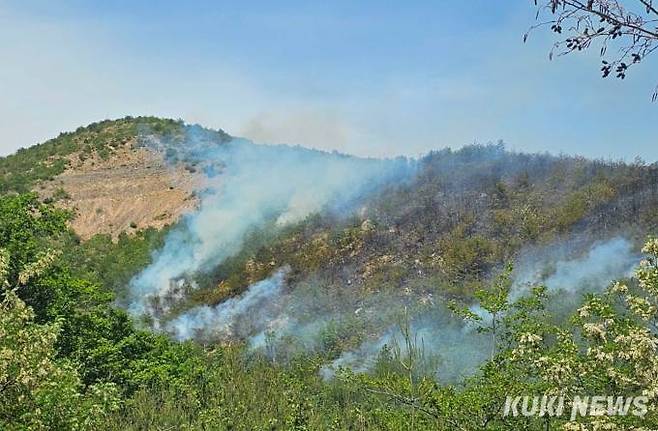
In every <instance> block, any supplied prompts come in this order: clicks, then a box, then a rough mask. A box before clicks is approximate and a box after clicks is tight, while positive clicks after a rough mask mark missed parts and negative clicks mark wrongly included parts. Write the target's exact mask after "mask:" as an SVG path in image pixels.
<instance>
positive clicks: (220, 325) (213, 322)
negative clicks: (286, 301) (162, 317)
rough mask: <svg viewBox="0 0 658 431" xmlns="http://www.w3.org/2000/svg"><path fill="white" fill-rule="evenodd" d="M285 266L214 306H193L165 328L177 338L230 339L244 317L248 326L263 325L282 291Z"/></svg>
mask: <svg viewBox="0 0 658 431" xmlns="http://www.w3.org/2000/svg"><path fill="white" fill-rule="evenodd" d="M287 271H288V269H287V268H283V269H280V270H278V271H277V272H276V273H275V274H274V275H273V276H272V277H270V278H267V279H265V280H261V281H259V282H257V283H254V284H252V285H251V286H249V288H248V289H247V290H246V291H245V292H244V293H243V294H242V295H240V296H237V297H233V298H230V299H228V300H226V301H224V302H222V303H220V304H218V305H216V306H214V307H210V306H207V305H203V306H199V307H195V308H193V309H191V310H189V311H187V312H185V313H183V314H181V315H179V316H178V317H176V318H175V319H173V320H171V321H169V322H168V323H167V324H166V325H165V330H166V331H167V332H169V333H171V334H172V335H173V336H174V337H175V338H176V339H178V340H181V341H182V340H188V339H191V338H213V339H217V338H232V337H235V336H237V335H239V334H238V331H240V328H239V327H238V325H240V323H242V321H243V320H244V318H245V316H248V318H249V325H250V326H255V327H262V326H263V325H266V324H267V323H268V321H269V320H270V318H271V316H269V315H268V313H267V312H266V310H267V309H268V305H269V304H271V302H272V301H275V300H276V297H278V296H279V295H280V294H281V289H282V285H283V282H284V277H285V274H286V273H287Z"/></svg>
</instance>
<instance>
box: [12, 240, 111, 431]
mask: <svg viewBox="0 0 658 431" xmlns="http://www.w3.org/2000/svg"><path fill="white" fill-rule="evenodd" d="M55 257H56V253H53V252H48V253H44V254H41V255H40V258H39V259H38V260H36V261H34V262H33V263H31V264H28V265H26V266H25V267H24V268H23V269H22V270H21V271H20V272H19V275H18V285H15V286H11V285H10V284H9V282H8V280H7V276H8V273H9V268H10V257H9V253H7V251H6V250H4V249H0V285H1V290H0V298H1V299H0V428H2V429H8V430H12V429H35V430H37V429H71V430H76V429H93V428H97V427H98V426H99V425H100V424H101V423H102V420H103V419H104V418H106V417H107V415H108V414H109V413H111V412H113V411H114V410H116V409H117V407H118V396H117V391H116V388H115V387H114V385H111V384H99V385H94V386H91V387H89V388H87V390H86V391H85V392H82V384H81V381H80V378H79V376H78V374H77V373H76V371H75V370H74V369H73V368H72V367H70V366H68V365H67V364H66V363H63V362H60V361H58V360H56V359H55V354H56V350H55V347H54V346H55V342H56V340H57V336H58V333H59V330H60V322H57V321H56V322H54V323H52V324H45V325H40V324H37V323H35V322H34V321H33V319H34V312H33V311H32V309H31V308H30V307H29V306H27V305H26V304H25V302H23V301H22V300H21V299H20V298H19V297H18V295H17V294H16V292H17V291H18V290H19V289H21V288H23V287H24V286H25V285H27V284H28V283H29V282H30V280H31V279H32V278H33V277H35V276H38V275H39V274H40V273H41V272H42V271H43V270H44V269H46V268H47V267H48V266H49V265H50V264H51V263H52V261H53V260H54V259H55Z"/></svg>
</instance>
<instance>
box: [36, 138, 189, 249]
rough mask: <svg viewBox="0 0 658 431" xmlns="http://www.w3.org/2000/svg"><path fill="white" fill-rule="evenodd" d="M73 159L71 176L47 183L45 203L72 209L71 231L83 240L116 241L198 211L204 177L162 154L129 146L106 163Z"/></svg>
mask: <svg viewBox="0 0 658 431" xmlns="http://www.w3.org/2000/svg"><path fill="white" fill-rule="evenodd" d="M81 159H82V157H80V154H79V153H76V154H72V155H71V156H70V163H69V165H68V167H67V168H66V170H65V171H64V172H63V173H62V174H60V175H58V176H56V177H55V179H54V181H49V182H46V183H42V185H41V186H40V190H39V193H40V195H41V196H42V197H44V198H47V197H51V198H54V199H57V200H58V202H59V203H60V205H61V206H63V207H65V208H68V209H72V210H74V212H75V217H74V219H73V220H72V222H71V225H72V228H73V229H74V230H75V232H76V233H77V234H78V235H80V237H81V238H82V239H88V238H90V237H91V236H93V235H95V234H97V233H105V234H110V235H112V236H113V237H115V238H116V237H117V236H118V235H119V234H120V233H121V232H128V233H130V232H134V231H135V230H136V229H143V228H146V227H155V228H162V227H163V226H165V225H167V224H170V223H173V222H175V221H176V220H178V218H179V217H180V216H181V215H182V214H183V213H184V212H186V211H189V210H191V209H193V208H194V207H195V206H196V205H197V198H196V197H195V195H194V189H195V186H196V185H198V184H200V182H201V176H200V175H198V174H195V173H192V172H190V171H188V170H186V169H185V168H184V167H183V166H176V167H171V166H168V165H167V164H166V163H165V161H164V157H163V155H162V154H160V153H156V152H154V151H151V150H148V149H145V148H139V147H135V146H134V145H133V142H132V141H128V142H126V143H124V144H122V145H120V146H118V147H116V148H114V149H113V150H112V152H111V153H110V156H109V157H107V158H105V159H102V158H100V157H99V156H98V155H96V154H94V155H92V156H91V157H89V158H86V159H84V160H81Z"/></svg>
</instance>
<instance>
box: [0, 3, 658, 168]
mask: <svg viewBox="0 0 658 431" xmlns="http://www.w3.org/2000/svg"><path fill="white" fill-rule="evenodd" d="M534 13H535V10H534V7H533V6H532V1H531V0H505V1H491V0H469V1H462V0H452V1H427V2H423V1H415V2H414V1H410V2H385V1H360V2H354V1H345V2H308V1H307V2H292V1H277V2H259V1H252V2H240V3H238V2H222V1H210V0H203V1H201V0H199V1H186V2H179V1H170V0H165V1H157V2H156V1H137V0H133V1H127V0H115V1H111V2H107V1H103V2H100V1H89V0H87V1H83V0H60V1H58V2H52V1H30V0H22V1H12V0H9V1H8V0H0V58H1V59H2V62H1V63H0V66H1V67H0V132H1V133H2V137H3V138H2V141H1V142H0V153H2V154H7V153H9V152H12V151H14V150H15V149H17V148H18V147H21V146H29V145H31V144H33V143H36V142H40V141H43V140H45V139H47V138H49V137H52V136H55V135H57V134H58V133H59V132H60V131H63V130H71V129H75V128H76V127H78V126H79V125H83V124H87V123H89V122H92V121H97V120H100V119H104V118H115V117H122V116H125V115H144V114H149V115H160V116H167V117H173V118H183V119H185V120H186V121H189V122H198V123H201V124H203V125H207V126H210V127H215V128H223V129H225V130H226V131H228V132H229V133H231V134H234V135H239V136H246V137H249V138H252V139H254V140H257V141H261V142H271V143H281V142H283V143H291V144H301V145H306V146H311V147H316V148H322V149H337V150H339V151H345V152H350V153H355V154H360V155H397V154H407V155H418V154H421V153H424V152H426V151H428V150H430V149H438V148H443V147H446V146H450V147H453V148H456V147H460V146H462V145H465V144H469V143H473V142H479V143H485V142H489V141H497V140H498V139H502V140H504V141H505V142H506V143H507V144H508V146H509V148H512V149H515V150H522V151H533V152H534V151H549V152H552V153H559V152H565V153H569V154H581V155H585V156H588V157H603V158H624V159H626V160H632V159H633V158H634V157H636V156H641V157H643V158H644V159H646V160H649V161H656V160H658V145H656V140H655V133H654V131H655V124H656V120H657V119H658V115H657V114H658V104H655V103H654V104H652V103H651V102H650V96H651V93H652V91H653V88H654V86H655V85H656V83H658V76H656V75H652V73H651V71H652V70H656V65H657V63H656V62H657V61H658V59H649V60H647V61H646V62H644V63H643V64H642V65H641V67H639V68H638V69H637V70H635V71H632V73H630V74H629V76H628V78H627V79H626V81H625V82H618V81H615V80H612V79H609V80H602V79H601V78H600V77H599V73H598V67H599V62H600V59H599V58H598V57H597V56H596V55H585V56H574V57H562V58H559V59H556V60H553V61H549V60H548V51H549V50H550V46H551V43H552V39H551V35H550V34H547V33H542V32H538V33H533V34H531V37H530V39H529V41H528V43H526V44H523V43H522V35H523V33H524V32H525V31H526V30H527V28H528V27H529V26H530V25H531V24H532V23H533V22H534Z"/></svg>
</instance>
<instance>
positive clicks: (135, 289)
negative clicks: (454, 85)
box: [0, 117, 658, 430]
mask: <svg viewBox="0 0 658 431" xmlns="http://www.w3.org/2000/svg"><path fill="white" fill-rule="evenodd" d="M131 151H142V152H144V154H154V155H155V156H157V157H159V158H158V160H161V161H162V162H161V165H158V166H159V167H158V169H159V171H158V172H157V173H155V174H153V175H160V176H161V177H160V178H165V177H164V175H165V171H166V175H170V177H169V176H167V177H166V178H168V179H167V181H174V180H175V179H180V178H183V176H184V175H188V174H189V175H193V176H194V177H195V178H201V179H202V180H200V181H196V180H195V181H190V182H189V183H186V184H189V185H190V189H189V190H186V191H185V194H183V193H182V192H181V195H180V196H187V194H188V193H189V195H190V196H192V198H193V199H194V202H195V203H194V205H188V204H185V205H182V204H181V205H179V204H176V205H173V206H171V207H167V208H169V209H170V210H171V211H170V213H169V214H168V218H159V219H158V217H157V216H158V215H159V213H157V214H156V213H155V212H154V213H152V214H148V215H146V216H144V217H143V218H141V219H140V223H130V221H131V220H129V219H127V218H125V217H124V216H123V215H121V217H124V219H125V220H124V222H123V225H121V226H123V227H122V228H121V229H110V230H107V229H105V228H104V227H103V226H106V224H103V223H100V222H99V223H97V224H96V221H95V220H96V217H97V218H98V219H99V220H100V219H101V218H102V217H107V211H106V212H105V213H103V211H100V212H98V211H96V209H95V208H96V207H94V206H89V207H88V208H89V210H88V211H85V209H84V208H85V207H84V206H81V205H80V204H79V203H76V202H80V201H76V199H78V198H77V197H76V196H78V195H75V193H72V192H71V190H67V186H68V187H70V184H74V183H73V182H66V181H64V180H63V179H62V178H64V177H62V175H75V174H76V172H78V173H79V172H80V171H81V170H83V169H90V166H91V163H92V162H93V163H94V166H97V164H101V163H102V161H103V160H113V161H116V163H118V164H119V165H120V164H121V162H120V159H121V157H125V154H127V152H131ZM155 156H154V157H155ZM140 160H142V159H140ZM144 160H145V159H144ZM148 160H151V159H148ZM102 166H104V167H103V169H106V170H107V169H109V168H108V167H107V166H109V165H102ZM124 168H127V169H128V168H129V170H132V169H139V166H137V164H134V165H130V164H128V165H127V166H124ZM131 172H132V171H131ZM149 175H151V174H149V173H148V172H144V173H140V178H141V179H140V181H150V179H149V178H150V177H149ZM126 178H129V177H126ZM185 178H188V177H185ZM140 184H141V183H140ZM148 184H151V185H153V187H156V188H157V187H161V188H163V190H162V193H167V192H168V191H169V187H170V186H169V184H170V182H148ZM176 184H178V183H176ZM98 187H103V184H100V183H99V184H98ZM171 187H173V186H171ZM44 190H47V191H49V193H44ZM116 190H118V191H112V192H111V193H120V192H121V190H120V189H116ZM156 192H157V193H160V190H157V191H156ZM0 193H1V196H0V249H1V251H2V254H1V256H0V257H1V259H0V278H2V281H3V285H4V287H3V290H2V303H1V305H0V307H1V308H2V312H1V314H0V335H1V336H0V352H1V353H0V424H1V426H0V428H3V429H92V428H96V429H117V430H118V429H121V430H124V429H200V430H201V429H220V430H224V429H225V430H230V429H244V430H255V429H286V430H288V429H295V430H304V429H308V430H316V429H386V430H397V429H446V430H447V429H451V430H452V429H463V430H480V429H492V430H503V429H537V430H544V429H588V430H589V429H592V430H593V429H630V428H631V427H636V428H638V429H639V428H640V427H644V429H650V428H652V427H656V426H658V411H657V410H656V407H655V406H656V405H655V400H656V396H658V395H657V394H658V388H657V387H656V382H657V381H658V379H657V378H658V356H656V347H657V346H658V337H657V335H658V334H657V333H656V327H655V325H654V324H655V321H656V318H658V296H657V292H658V265H657V261H656V259H658V243H657V242H656V240H655V239H651V238H652V235H655V234H656V233H657V230H658V166H656V165H655V164H653V165H650V164H647V163H644V162H642V161H641V160H637V161H635V162H633V163H625V162H617V161H606V160H587V159H584V158H579V157H572V156H557V155H549V154H523V153H515V152H510V151H508V150H506V149H505V147H504V145H503V144H502V143H499V144H491V145H474V146H466V147H464V148H461V149H459V150H450V149H444V150H440V151H435V152H431V153H429V154H427V155H426V156H424V157H422V158H420V159H418V160H410V159H405V158H398V159H395V160H374V159H359V158H356V157H351V156H348V155H342V154H336V153H324V152H320V151H314V150H308V149H304V148H299V147H290V146H261V145H257V144H254V143H251V142H249V141H246V140H241V139H237V138H232V137H230V136H229V135H227V134H226V133H224V132H223V131H221V130H220V131H212V130H207V129H204V128H202V127H200V126H190V125H186V124H184V123H182V122H180V121H172V120H161V119H157V118H151V117H149V118H125V119H121V120H116V121H103V122H99V123H96V124H93V125H90V126H88V127H84V128H80V129H78V130H77V131H75V132H72V133H63V134H62V135H60V136H59V137H57V138H55V139H53V140H50V141H48V142H45V143H43V144H40V145H36V146H34V147H31V148H28V149H24V150H20V151H19V152H17V153H16V154H14V155H11V156H8V157H5V158H2V159H0ZM90 193H92V192H90ZM92 194H93V193H92ZM121 198H122V197H121V196H120V195H118V196H113V195H111V196H110V198H108V202H114V201H120V200H121ZM190 199H191V198H190ZM123 202H126V200H124V201H123ZM145 202H146V203H148V199H145ZM172 208H177V210H176V211H178V212H176V211H174V210H173V209H172ZM179 210H180V211H179ZM122 211H124V212H120V211H119V212H117V213H116V214H125V210H122ZM81 214H84V217H87V218H88V220H89V222H88V223H87V224H86V225H85V226H87V227H89V226H99V227H98V231H97V232H90V231H88V230H86V231H85V233H84V234H82V232H81V231H80V230H79V226H80V225H76V223H75V220H76V217H81ZM117 219H118V218H117ZM116 226H119V225H116ZM116 226H114V227H116ZM76 229H78V231H76ZM104 229H105V230H104ZM119 231H121V233H118V232H119ZM94 233H95V235H94ZM542 394H561V395H563V396H565V397H566V398H567V400H568V401H571V400H573V399H574V397H575V396H577V395H583V394H585V395H615V396H617V395H623V396H635V395H643V396H647V397H648V400H649V403H648V411H647V412H646V414H644V415H633V414H629V415H616V416H615V415H613V416H579V417H575V418H571V417H570V412H571V410H570V409H567V410H568V413H567V414H565V415H564V416H560V417H549V416H543V417H540V416H533V417H525V416H522V415H521V416H518V417H511V416H504V415H503V409H504V405H505V400H506V397H507V396H517V395H519V396H520V395H533V396H534V395H542ZM605 426H609V427H610V428H604V427H605ZM597 427H598V428H597ZM614 427H617V428H614Z"/></svg>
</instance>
